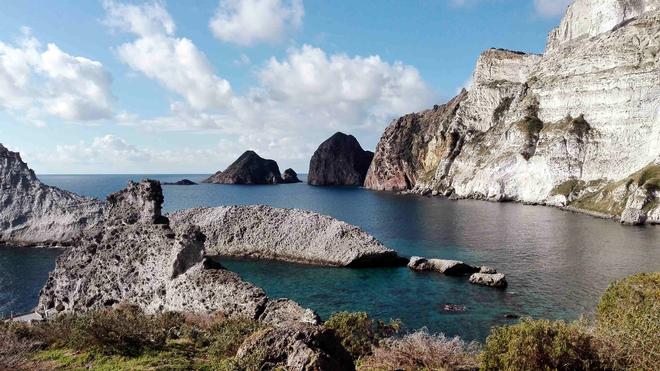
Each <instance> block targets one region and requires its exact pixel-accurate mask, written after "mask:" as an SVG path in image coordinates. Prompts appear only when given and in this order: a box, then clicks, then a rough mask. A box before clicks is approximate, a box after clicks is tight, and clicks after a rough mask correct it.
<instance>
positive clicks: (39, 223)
mask: <svg viewBox="0 0 660 371" xmlns="http://www.w3.org/2000/svg"><path fill="white" fill-rule="evenodd" d="M105 212H106V207H105V204H104V203H103V202H100V201H97V200H93V199H90V198H85V197H80V196H78V195H76V194H74V193H71V192H67V191H63V190H61V189H59V188H55V187H50V186H47V185H45V184H43V183H41V182H40V181H39V180H38V179H37V177H36V175H35V174H34V172H33V171H32V170H31V169H30V168H28V166H27V164H26V163H25V162H23V160H21V156H20V155H19V154H18V153H16V152H11V151H9V150H8V149H7V148H5V147H4V146H3V145H2V144H0V242H5V243H11V244H18V245H51V244H54V245H61V244H67V243H68V242H70V241H71V240H72V239H73V238H75V237H77V236H79V235H80V234H81V233H82V232H83V231H84V230H86V229H88V228H90V227H92V226H94V225H96V224H97V223H98V222H99V221H100V220H102V219H103V216H104V214H105Z"/></svg>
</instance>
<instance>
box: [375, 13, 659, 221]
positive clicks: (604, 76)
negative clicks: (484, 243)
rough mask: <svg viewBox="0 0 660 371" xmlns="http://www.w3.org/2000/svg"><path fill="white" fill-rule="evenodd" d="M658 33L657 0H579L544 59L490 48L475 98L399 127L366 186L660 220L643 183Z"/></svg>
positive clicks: (654, 160) (654, 134)
mask: <svg viewBox="0 0 660 371" xmlns="http://www.w3.org/2000/svg"><path fill="white" fill-rule="evenodd" d="M658 33H660V5H659V3H658V1H657V0H576V1H574V2H573V3H572V5H570V7H569V8H568V10H567V12H566V15H565V17H564V18H563V20H562V21H561V24H560V26H559V27H558V28H557V29H556V30H555V31H553V32H551V34H550V36H549V38H548V44H547V49H546V50H545V53H544V54H543V55H536V54H526V53H521V52H515V51H508V50H501V49H489V50H487V51H485V52H483V53H482V54H481V56H480V57H479V59H478V61H477V65H476V67H475V70H474V76H473V84H472V86H471V87H470V88H469V91H466V90H464V91H462V92H461V93H460V94H458V95H457V96H456V97H455V98H454V99H452V100H450V101H449V102H448V103H447V104H445V105H442V106H435V107H434V108H433V109H430V110H427V111H424V112H420V113H414V114H410V115H406V116H404V117H401V118H399V119H396V120H394V121H393V122H392V123H391V124H390V126H389V127H388V128H387V129H386V130H385V133H384V134H383V136H382V137H381V140H380V142H379V143H378V146H377V148H376V154H375V156H374V160H373V162H372V165H371V167H370V169H369V173H368V175H367V178H366V180H365V187H367V188H370V189H374V190H389V191H411V192H413V193H425V192H428V191H429V190H431V193H433V191H435V192H436V193H437V194H444V195H447V196H451V197H452V198H454V199H461V198H474V199H481V200H489V201H518V202H523V203H529V204H544V205H546V204H547V205H552V206H559V207H570V208H571V210H578V211H583V212H587V213H590V214H594V215H600V216H606V217H612V218H620V219H621V220H622V221H623V222H624V223H627V224H641V223H644V222H645V223H660V192H659V191H658V189H660V186H658V184H660V181H651V182H649V180H650V179H653V178H656V179H660V176H658V175H655V176H650V177H640V176H638V175H639V174H640V173H642V172H646V173H647V174H653V173H654V172H655V173H656V174H658V171H652V170H649V167H654V166H655V167H656V168H657V166H658V164H659V163H660V162H659V161H660V152H659V150H658V148H659V147H658V143H660V127H659V125H660V121H658V120H657V107H658V106H660V61H659V60H658V58H657V55H656V54H657V53H655V52H654V51H655V50H658V49H659V48H660V38H658V37H657V35H658ZM631 179H632V181H631V182H629V181H630V180H631ZM638 181H639V182H638ZM642 184H647V185H646V186H644V189H643V190H641V191H639V192H638V190H637V189H638V188H640V187H642ZM629 204H631V205H630V206H629Z"/></svg>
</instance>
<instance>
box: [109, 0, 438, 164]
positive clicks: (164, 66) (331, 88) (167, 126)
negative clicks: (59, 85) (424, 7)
mask: <svg viewBox="0 0 660 371" xmlns="http://www.w3.org/2000/svg"><path fill="white" fill-rule="evenodd" d="M107 4H108V3H106V8H107V9H108V13H109V15H108V17H109V18H112V19H115V21H113V22H112V23H114V24H115V25H117V24H121V22H118V21H116V20H117V19H120V20H121V19H129V18H130V19H132V21H131V22H133V23H136V24H138V25H140V26H139V28H140V29H148V30H150V31H149V32H150V34H149V35H146V34H145V35H139V34H138V40H136V41H135V42H133V43H130V44H125V45H123V46H122V47H120V50H122V49H127V46H126V45H131V46H130V51H127V52H126V53H125V55H124V54H121V55H123V56H122V58H123V59H124V60H125V61H127V63H128V64H129V66H131V67H132V68H133V69H134V70H136V71H139V72H142V73H144V74H145V75H146V76H148V77H150V78H152V79H155V80H157V81H161V83H162V84H163V86H165V87H166V88H168V89H169V90H170V91H172V92H175V93H177V94H179V95H180V96H181V97H183V98H184V101H179V102H173V103H171V105H170V112H169V113H168V114H166V115H162V116H157V117H150V118H138V117H134V116H131V115H125V116H124V120H123V121H122V123H123V124H126V125H130V124H133V125H136V126H140V127H142V128H145V129H146V130H153V131H160V130H180V131H214V132H218V133H222V134H223V137H224V138H228V139H229V140H230V141H231V142H232V143H233V144H234V145H233V146H232V147H230V148H227V150H233V151H235V152H233V153H232V156H237V155H238V154H240V152H242V151H243V150H245V149H254V150H257V151H258V152H259V153H260V154H262V155H264V156H270V157H271V158H276V159H289V158H297V159H306V160H308V159H309V156H311V153H312V152H313V151H314V149H315V148H316V146H317V145H318V144H319V143H320V142H321V141H322V140H324V139H326V138H327V137H328V136H330V135H331V134H332V133H334V132H335V131H339V130H343V131H348V132H351V133H353V134H356V135H358V137H360V134H364V136H367V137H368V139H367V140H366V142H367V143H368V144H367V145H369V146H371V147H373V146H375V141H376V140H377V139H378V137H379V136H380V134H381V133H382V130H383V128H384V127H385V126H386V125H387V123H388V122H389V121H390V120H391V119H392V118H394V117H397V116H400V115H402V114H405V113H409V112H413V111H417V110H420V109H423V108H425V107H428V106H430V105H431V104H433V103H435V100H436V96H435V94H434V92H433V91H432V89H430V88H429V86H428V85H427V84H426V83H425V82H424V80H423V79H422V77H421V76H420V74H419V72H418V71H417V69H415V68H414V67H412V66H409V65H405V64H403V63H401V62H394V63H390V62H387V61H384V60H382V59H381V58H380V57H379V56H377V55H375V56H367V57H363V56H349V55H346V54H328V53H326V52H325V51H323V50H322V49H320V48H316V47H313V46H310V45H303V46H301V47H294V48H290V49H289V50H288V51H287V54H286V55H285V56H284V57H283V58H271V59H269V60H267V61H266V62H265V63H263V64H262V65H261V66H260V67H254V71H255V74H256V76H257V84H256V85H255V86H254V87H252V88H250V89H248V92H247V93H246V94H244V95H236V94H232V93H231V92H229V91H228V92H227V93H226V94H224V95H223V98H224V99H222V103H223V104H215V103H216V102H217V101H218V100H220V99H219V95H216V94H214V93H213V91H216V90H214V89H213V86H217V84H211V85H202V84H201V83H202V82H208V81H218V80H221V78H220V77H218V76H216V75H214V74H212V73H211V72H209V70H206V71H205V72H204V73H200V74H198V75H197V76H199V80H200V81H199V83H197V79H192V80H187V79H180V80H179V82H177V83H172V82H171V81H170V76H171V75H179V74H183V73H187V75H184V76H187V77H188V76H190V75H189V73H190V70H191V68H190V66H188V65H185V66H184V64H183V63H180V62H178V61H176V58H175V57H174V56H173V55H171V53H169V52H165V53H164V54H166V55H167V57H166V58H165V57H160V56H158V55H152V53H143V51H144V48H140V47H139V44H140V43H141V41H142V40H144V39H148V40H149V41H148V42H149V43H151V42H153V41H152V39H159V40H163V42H164V43H166V44H167V43H174V42H176V41H175V40H177V39H176V38H175V37H174V36H172V35H173V32H174V28H175V27H174V25H173V24H172V25H170V26H167V27H166V26H164V24H169V21H164V20H170V19H171V18H170V17H169V16H168V15H167V12H166V11H165V10H164V8H162V5H161V4H160V3H155V4H150V6H157V7H159V8H158V9H159V11H158V12H156V14H159V16H158V17H156V19H157V21H153V22H152V21H150V19H153V17H151V16H150V15H149V14H148V12H147V10H146V9H141V10H136V9H135V8H134V7H135V6H133V5H121V4H117V3H114V2H113V3H110V5H109V6H108V5H107ZM138 8H139V6H138ZM122 9H124V10H122ZM125 9H130V11H129V10H125ZM117 11H119V12H120V13H122V14H123V13H126V14H130V17H128V16H123V15H115V16H113V13H116V12H117ZM140 15H142V17H144V18H145V19H139V18H140ZM159 22H160V24H161V26H157V25H154V24H158V23H159ZM152 23H154V24H152ZM137 28H138V26H126V25H124V26H123V29H128V30H130V29H137ZM154 30H155V31H154ZM168 30H170V31H168ZM186 41H187V43H188V48H189V49H191V50H195V51H197V48H196V47H195V45H194V44H193V43H192V42H191V41H190V40H186ZM160 50H162V49H160ZM198 53H199V52H198ZM141 54H143V57H139V58H140V60H142V59H143V60H144V63H135V59H136V58H138V56H139V55H141ZM200 54H201V53H200ZM186 61H187V60H186ZM204 62H205V63H204V64H205V65H208V62H207V61H206V59H204ZM253 66H254V65H253ZM209 69H210V67H209ZM163 71H168V73H164V72H163ZM202 76H203V78H202ZM202 80H203V81H202ZM175 81H176V79H175ZM222 81H224V80H222ZM227 84H228V83H227ZM202 87H203V88H202ZM209 90H211V93H207V92H208V91H209ZM209 96H211V97H213V96H216V98H214V99H211V100H209V101H204V100H203V98H208V97H209ZM193 98H194V99H193ZM199 103H202V104H199ZM364 136H363V137H364ZM239 145H240V146H239Z"/></svg>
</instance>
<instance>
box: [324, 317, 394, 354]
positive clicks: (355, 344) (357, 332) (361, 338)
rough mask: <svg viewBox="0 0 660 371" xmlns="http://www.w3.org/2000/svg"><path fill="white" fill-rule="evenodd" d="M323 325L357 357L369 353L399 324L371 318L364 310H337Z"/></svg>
mask: <svg viewBox="0 0 660 371" xmlns="http://www.w3.org/2000/svg"><path fill="white" fill-rule="evenodd" d="M325 327H326V328H329V329H332V330H334V332H335V334H336V336H337V337H338V338H339V339H340V341H341V344H342V345H343V346H344V348H346V350H347V351H348V352H349V353H350V354H351V356H352V357H353V359H359V358H361V357H363V356H366V355H368V354H370V353H371V348H372V347H373V346H374V345H377V344H378V342H379V341H380V340H382V339H385V338H387V337H390V336H392V335H394V334H396V333H397V332H398V331H399V329H400V327H401V324H400V322H398V321H390V322H389V323H385V322H383V321H379V320H373V319H371V318H369V316H368V315H367V313H364V312H356V313H351V312H338V313H335V314H333V315H332V316H331V317H330V318H329V319H328V320H327V321H326V322H325Z"/></svg>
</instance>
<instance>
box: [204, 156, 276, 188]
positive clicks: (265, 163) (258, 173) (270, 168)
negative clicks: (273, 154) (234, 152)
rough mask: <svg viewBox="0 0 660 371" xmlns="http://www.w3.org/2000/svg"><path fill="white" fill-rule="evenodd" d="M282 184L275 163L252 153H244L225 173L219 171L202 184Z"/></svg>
mask: <svg viewBox="0 0 660 371" xmlns="http://www.w3.org/2000/svg"><path fill="white" fill-rule="evenodd" d="M282 182H283V180H282V175H281V174H280V168H279V167H278V166H277V162H275V161H273V160H266V159H263V158H261V157H260V156H259V155H258V154H256V152H254V151H245V153H243V154H242V155H241V157H239V158H238V159H237V160H236V161H234V163H233V164H231V165H229V167H228V168H227V169H225V171H222V172H220V171H219V172H217V173H215V174H214V175H212V176H211V177H210V178H208V179H206V180H205V181H204V183H215V184H279V183H282Z"/></svg>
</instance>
